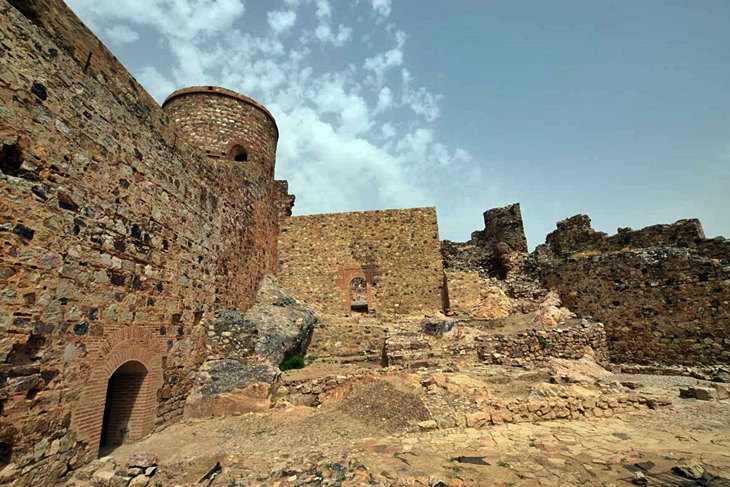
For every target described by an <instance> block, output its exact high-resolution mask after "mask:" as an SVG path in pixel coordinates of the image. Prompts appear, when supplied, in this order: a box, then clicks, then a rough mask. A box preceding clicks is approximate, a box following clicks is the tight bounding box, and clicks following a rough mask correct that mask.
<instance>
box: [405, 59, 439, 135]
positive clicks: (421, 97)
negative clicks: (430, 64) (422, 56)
mask: <svg viewBox="0 0 730 487" xmlns="http://www.w3.org/2000/svg"><path fill="white" fill-rule="evenodd" d="M402 77H403V82H402V84H401V89H402V95H403V103H404V104H405V105H407V106H409V107H410V108H411V110H413V111H414V112H415V113H416V114H418V115H423V117H424V118H425V119H426V120H427V121H428V122H433V121H434V120H436V119H437V118H438V117H439V115H440V110H439V106H438V103H439V101H440V100H441V98H442V97H441V95H434V94H433V93H431V92H429V91H428V90H427V89H426V88H424V87H420V88H413V87H412V86H411V85H412V81H413V78H412V77H411V73H410V72H409V71H408V70H407V69H403V70H402Z"/></svg>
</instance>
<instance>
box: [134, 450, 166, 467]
mask: <svg viewBox="0 0 730 487" xmlns="http://www.w3.org/2000/svg"><path fill="white" fill-rule="evenodd" d="M159 461H160V460H159V458H158V457H157V455H155V454H154V453H150V452H139V453H135V454H133V455H131V456H130V457H129V460H127V467H128V468H134V467H138V468H148V467H152V466H155V465H157V464H158V462H159Z"/></svg>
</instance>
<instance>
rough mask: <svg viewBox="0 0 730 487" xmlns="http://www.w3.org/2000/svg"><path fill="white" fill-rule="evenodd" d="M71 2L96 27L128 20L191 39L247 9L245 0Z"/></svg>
mask: <svg viewBox="0 0 730 487" xmlns="http://www.w3.org/2000/svg"><path fill="white" fill-rule="evenodd" d="M67 3H68V4H69V6H70V7H71V8H72V9H73V10H74V11H75V12H76V13H77V14H78V15H79V16H80V17H82V18H83V19H84V21H86V22H87V23H88V24H90V25H91V26H92V28H93V29H97V27H98V26H99V25H100V24H103V23H105V22H110V21H118V20H125V21H128V22H129V23H136V24H142V25H149V26H152V27H154V28H156V29H158V30H159V31H160V32H161V33H162V34H164V35H165V36H167V37H170V38H174V39H178V40H180V39H185V40H188V41H192V40H194V39H195V40H197V39H199V38H200V36H203V35H210V34H212V33H215V32H221V31H224V30H226V29H229V28H230V27H231V25H232V24H233V22H234V21H235V19H237V18H238V17H240V16H241V15H243V12H244V7H243V1H242V0H147V1H144V2H140V1H139V0H115V1H104V2H99V1H98V0H68V2H67Z"/></svg>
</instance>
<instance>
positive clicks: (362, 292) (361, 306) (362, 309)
mask: <svg viewBox="0 0 730 487" xmlns="http://www.w3.org/2000/svg"><path fill="white" fill-rule="evenodd" d="M350 310H352V311H355V312H356V313H367V312H368V311H369V309H368V284H367V281H365V278H363V277H356V278H354V279H353V280H352V281H350Z"/></svg>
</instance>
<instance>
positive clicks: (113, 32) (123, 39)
mask: <svg viewBox="0 0 730 487" xmlns="http://www.w3.org/2000/svg"><path fill="white" fill-rule="evenodd" d="M104 36H105V37H106V38H107V39H109V40H110V41H111V42H112V44H116V45H118V46H121V45H123V44H131V43H133V42H136V41H137V40H139V34H138V33H137V31H135V30H132V29H130V28H129V27H127V26H126V25H122V24H117V25H115V26H113V27H107V28H106V29H104Z"/></svg>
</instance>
